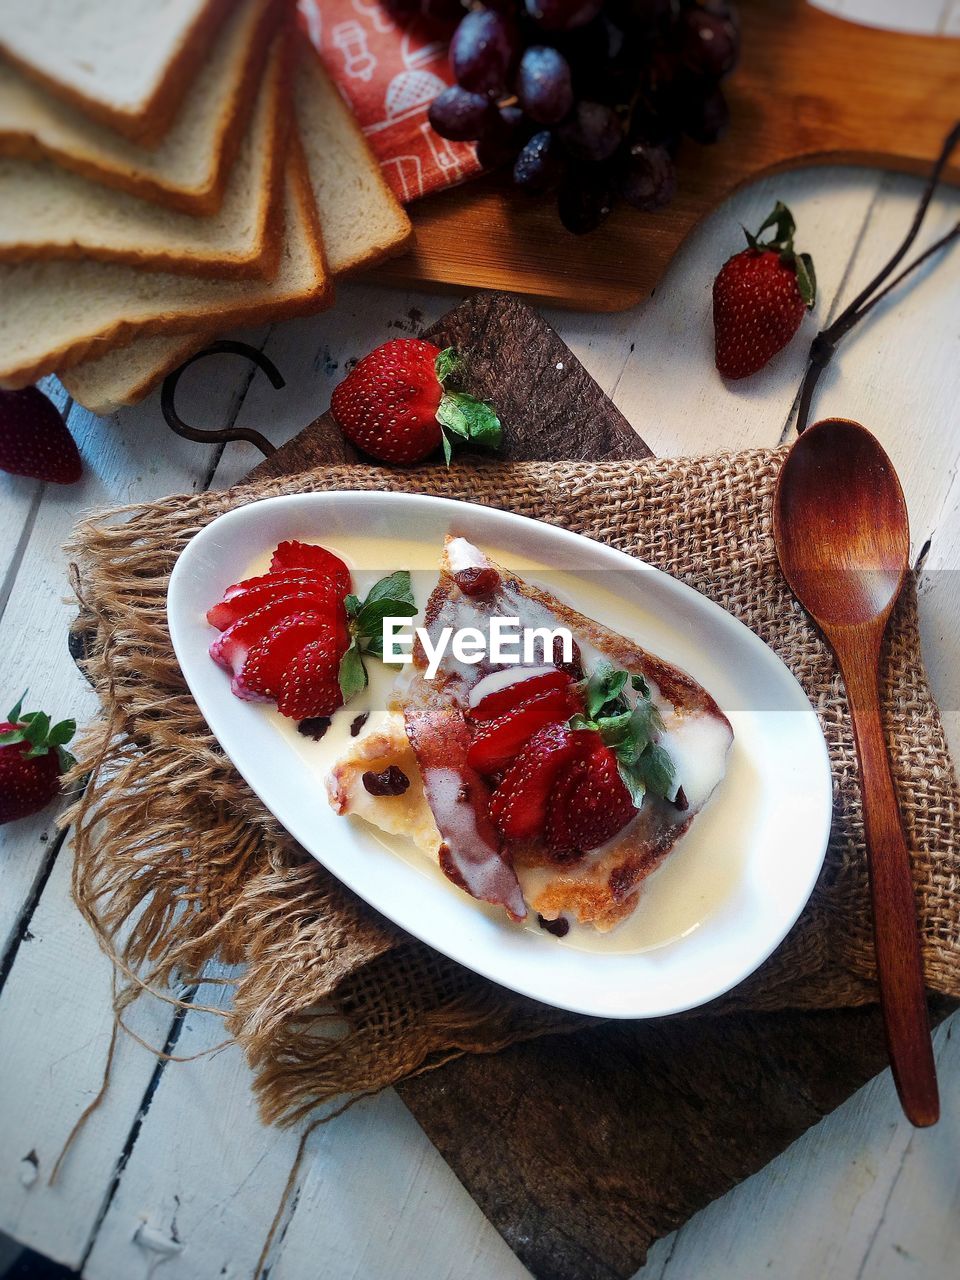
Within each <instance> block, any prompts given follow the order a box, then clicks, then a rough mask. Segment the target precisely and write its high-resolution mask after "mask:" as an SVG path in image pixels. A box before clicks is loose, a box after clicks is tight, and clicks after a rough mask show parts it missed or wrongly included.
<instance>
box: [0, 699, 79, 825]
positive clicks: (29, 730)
mask: <svg viewBox="0 0 960 1280" xmlns="http://www.w3.org/2000/svg"><path fill="white" fill-rule="evenodd" d="M24 696H26V695H24ZM22 707H23V698H21V699H20V701H19V702H18V703H17V705H16V706H15V707H14V708H13V710H12V711H11V712H10V714H9V716H8V717H7V720H6V721H5V722H4V723H0V825H2V824H3V823H5V822H16V820H17V819H18V818H28V817H29V816H30V815H31V814H32V813H39V811H40V810H41V809H44V808H46V806H47V805H48V804H49V803H50V801H51V800H52V799H53V798H54V797H55V796H56V795H57V793H58V792H59V790H60V774H61V773H63V772H65V771H66V770H67V769H69V768H70V766H71V765H72V764H73V763H74V760H73V756H72V755H70V753H69V752H68V751H66V750H65V749H64V748H65V746H66V744H67V743H68V742H69V741H70V739H71V738H72V737H73V735H74V733H75V732H76V728H77V725H76V721H74V720H61V721H60V723H59V724H55V725H51V724H50V717H49V716H48V715H46V714H45V713H44V712H42V711H28V712H26V713H24V714H21V708H22Z"/></svg>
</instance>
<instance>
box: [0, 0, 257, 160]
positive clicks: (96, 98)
mask: <svg viewBox="0 0 960 1280" xmlns="http://www.w3.org/2000/svg"><path fill="white" fill-rule="evenodd" d="M231 3H232V0H165V2H164V3H159V2H158V0H3V4H2V5H0V50H2V51H3V53H5V54H6V56H7V57H8V58H9V59H10V60H11V61H12V62H15V63H17V64H18V65H19V66H20V67H22V68H23V70H24V71H25V72H26V73H27V74H28V75H30V76H31V77H33V78H34V79H36V80H39V81H40V82H41V83H42V84H43V85H44V87H45V88H47V89H48V90H49V91H50V92H51V93H53V94H55V95H56V96H58V97H60V98H62V99H64V100H65V101H66V102H68V103H70V105H71V106H73V107H76V108H79V110H81V111H83V112H85V113H86V114H87V115H89V116H91V117H92V118H93V119H95V120H98V121H100V122H101V123H103V124H106V125H108V126H109V127H110V128H112V129H115V130H117V131H118V132H120V133H122V134H124V135H125V136H126V137H128V138H132V139H134V140H135V141H137V142H141V143H143V144H146V145H151V144H152V143H154V142H157V141H158V140H159V139H160V138H161V137H162V136H163V134H164V133H165V132H166V129H167V127H168V125H169V124H170V121H171V120H172V119H173V116H174V115H175V113H176V110H177V107H178V105H179V103H180V100H181V98H182V97H183V94H184V92H185V90H186V88H187V86H188V85H189V83H190V81H191V80H192V79H193V75H194V73H195V72H196V71H197V69H198V67H199V66H200V64H201V63H202V61H203V57H204V54H205V53H206V51H207V48H208V46H209V44H210V42H211V40H212V39H213V37H214V36H215V34H216V31H217V28H218V27H219V26H220V24H221V23H222V21H223V19H224V18H225V16H226V15H227V13H228V12H229V10H230V7H231Z"/></svg>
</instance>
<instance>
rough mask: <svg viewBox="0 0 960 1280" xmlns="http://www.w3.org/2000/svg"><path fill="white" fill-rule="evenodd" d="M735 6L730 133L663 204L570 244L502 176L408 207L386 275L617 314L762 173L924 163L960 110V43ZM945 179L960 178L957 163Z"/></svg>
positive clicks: (763, 5)
mask: <svg viewBox="0 0 960 1280" xmlns="http://www.w3.org/2000/svg"><path fill="white" fill-rule="evenodd" d="M738 7H739V9H740V12H741V15H742V19H743V55H742V58H741V62H740V66H739V67H738V68H737V70H736V72H735V74H734V75H733V76H732V77H731V79H730V80H729V81H728V83H727V86H726V87H727V91H728V97H729V100H730V107H731V125H730V130H729V132H728V133H727V135H726V136H725V137H724V138H723V140H722V141H721V142H720V143H718V144H717V145H716V146H713V147H700V146H697V145H696V144H695V143H693V142H690V141H685V142H684V143H683V146H682V148H681V152H680V155H679V157H678V163H679V190H678V193H677V197H676V199H675V200H674V202H673V203H672V204H671V205H670V207H669V208H668V209H664V210H662V211H661V212H659V213H650V214H642V213H638V212H637V211H635V210H633V209H630V208H628V207H626V206H622V205H621V206H620V207H618V208H617V209H616V210H615V212H614V213H613V215H612V216H611V217H610V219H609V220H608V222H607V223H605V225H604V226H603V227H602V228H601V229H600V230H599V231H596V232H594V233H593V234H592V235H588V236H573V235H571V234H570V233H569V232H567V231H565V230H564V229H563V227H562V226H561V225H560V222H559V221H558V219H557V215H556V209H555V206H554V202H553V201H552V200H550V199H538V198H534V199H531V198H528V197H526V196H524V195H523V194H522V193H521V192H517V191H516V190H514V189H513V188H512V186H511V185H510V184H509V181H508V180H507V179H506V178H504V177H503V176H499V175H498V176H492V177H488V178H481V179H478V180H477V181H474V182H470V183H467V184H465V185H464V186H462V187H457V188H455V189H452V190H449V191H445V192H441V193H440V194H438V195H435V196H432V197H430V198H428V199H426V200H423V201H420V202H418V203H417V204H415V205H413V206H411V209H410V213H411V216H412V218H413V221H414V224H415V227H416V233H417V235H416V244H415V247H414V249H413V251H412V252H411V253H409V254H407V255H405V256H404V257H402V258H399V259H397V260H396V261H394V262H390V263H387V264H385V265H384V266H382V267H381V268H379V269H378V271H377V273H376V274H377V277H378V278H379V279H382V280H384V281H388V282H393V283H396V284H402V285H404V286H418V285H424V286H430V287H432V288H436V286H438V285H448V286H455V287H457V288H460V289H462V288H463V287H467V288H471V289H505V290H510V291H512V292H516V293H522V294H526V295H527V296H529V297H532V298H536V299H537V300H539V301H541V302H544V303H550V304H553V305H560V306H570V307H576V308H577V309H578V310H594V311H621V310H624V309H625V308H627V307H632V306H635V305H636V304H637V303H638V302H640V301H641V300H642V299H643V298H645V297H646V296H647V295H648V294H649V293H650V291H651V290H652V289H653V288H654V286H655V285H656V284H657V282H658V281H659V279H660V277H661V276H662V275H663V272H664V271H665V270H666V267H667V264H668V263H669V262H670V259H671V258H672V257H673V255H674V253H675V252H676V251H677V249H678V248H679V246H680V244H681V242H682V241H683V240H684V239H685V237H686V236H687V235H688V234H689V232H690V231H691V230H692V229H693V227H695V226H696V224H697V223H698V222H699V221H700V220H701V219H702V218H703V217H705V216H706V215H707V214H708V213H710V211H711V210H713V209H715V208H716V207H717V206H718V205H719V204H720V203H721V202H722V201H723V200H724V199H725V198H726V197H727V196H728V195H729V194H730V193H731V192H732V191H733V190H734V189H735V188H736V187H738V186H741V185H742V184H744V183H746V182H749V181H751V180H753V179H754V178H758V177H761V176H762V175H764V174H768V173H774V172H776V171H778V170H784V169H794V168H798V167H800V166H802V165H810V164H869V165H880V166H883V167H886V168H891V169H899V170H903V171H906V172H909V173H922V172H925V171H926V170H927V169H928V168H929V165H930V162H931V161H932V160H933V158H934V157H935V156H936V155H937V153H938V151H939V149H940V144H941V143H942V141H943V138H944V136H945V135H946V133H947V131H948V130H949V129H950V128H951V126H952V125H953V124H954V123H955V121H956V120H957V118H958V115H960V40H958V39H950V38H948V37H942V36H915V35H907V34H904V33H902V32H891V31H881V30H877V29H874V28H872V27H863V26H859V25H857V24H854V23H851V22H846V21H844V20H843V19H841V18H836V17H834V16H833V15H831V14H827V13H824V12H822V11H821V10H819V9H814V8H813V7H812V6H811V5H809V4H808V3H807V2H806V0H738ZM947 177H948V179H949V180H950V181H953V182H960V157H956V158H955V160H954V163H953V166H952V167H951V168H950V169H949V170H948V174H947Z"/></svg>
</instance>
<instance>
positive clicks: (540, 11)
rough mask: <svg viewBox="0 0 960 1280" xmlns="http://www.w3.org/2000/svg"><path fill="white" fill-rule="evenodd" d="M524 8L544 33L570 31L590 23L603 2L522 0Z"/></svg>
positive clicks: (584, 0) (588, 0) (598, 0)
mask: <svg viewBox="0 0 960 1280" xmlns="http://www.w3.org/2000/svg"><path fill="white" fill-rule="evenodd" d="M524 8H525V9H526V11H527V13H528V14H529V15H530V17H531V18H532V19H533V20H534V22H535V23H536V24H537V26H538V27H542V28H543V30H544V31H572V30H573V29H574V28H575V27H583V26H585V25H586V24H587V23H588V22H592V21H593V19H594V18H595V17H596V16H597V14H598V13H599V12H600V10H601V9H602V8H603V0H524Z"/></svg>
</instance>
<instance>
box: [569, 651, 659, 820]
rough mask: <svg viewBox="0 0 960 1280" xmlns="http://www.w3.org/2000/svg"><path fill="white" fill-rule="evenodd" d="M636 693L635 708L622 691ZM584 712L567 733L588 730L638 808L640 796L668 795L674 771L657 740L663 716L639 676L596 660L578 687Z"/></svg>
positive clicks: (575, 716) (645, 683) (650, 692)
mask: <svg viewBox="0 0 960 1280" xmlns="http://www.w3.org/2000/svg"><path fill="white" fill-rule="evenodd" d="M628 681H629V683H630V688H631V689H632V690H633V692H634V693H635V694H636V695H637V697H636V701H635V703H634V704H633V705H631V704H630V702H629V701H628V699H627V697H626V695H625V693H624V689H625V687H626V685H627V682H628ZM578 689H579V692H580V695H581V697H582V698H583V700H584V705H585V708H586V714H585V715H584V714H582V713H578V714H577V715H574V716H573V717H572V718H571V720H570V722H569V724H570V728H571V729H592V730H594V731H595V732H596V733H599V735H600V737H601V738H602V739H603V741H604V743H605V744H606V745H607V746H608V747H609V748H610V750H611V751H612V752H613V753H614V755H615V756H616V758H617V768H618V769H619V771H620V777H621V778H622V779H623V784H624V786H625V787H626V788H627V790H628V791H629V792H630V797H631V799H632V800H633V803H634V805H635V806H636V807H637V808H639V807H640V804H641V803H642V801H643V797H644V796H645V795H646V794H647V793H648V792H649V793H651V794H652V795H658V796H667V795H669V794H670V793H671V791H672V789H673V785H674V779H675V772H676V771H675V769H674V765H673V761H672V760H671V758H670V756H669V754H668V753H667V752H666V751H665V750H664V748H663V747H661V746H660V745H659V744H658V743H657V742H656V739H657V737H659V735H660V734H661V733H662V732H663V718H662V716H661V715H660V710H659V708H658V707H657V704H656V703H655V702H654V700H653V693H652V690H651V688H650V685H649V684H648V683H647V681H646V680H645V679H644V677H643V676H642V675H628V674H627V672H626V671H620V670H618V669H617V668H616V667H615V666H614V665H613V664H612V663H610V662H600V663H598V665H597V667H596V668H595V669H594V671H593V672H592V673H591V675H590V676H589V678H588V679H587V680H585V681H581V683H580V685H579V686H578Z"/></svg>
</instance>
